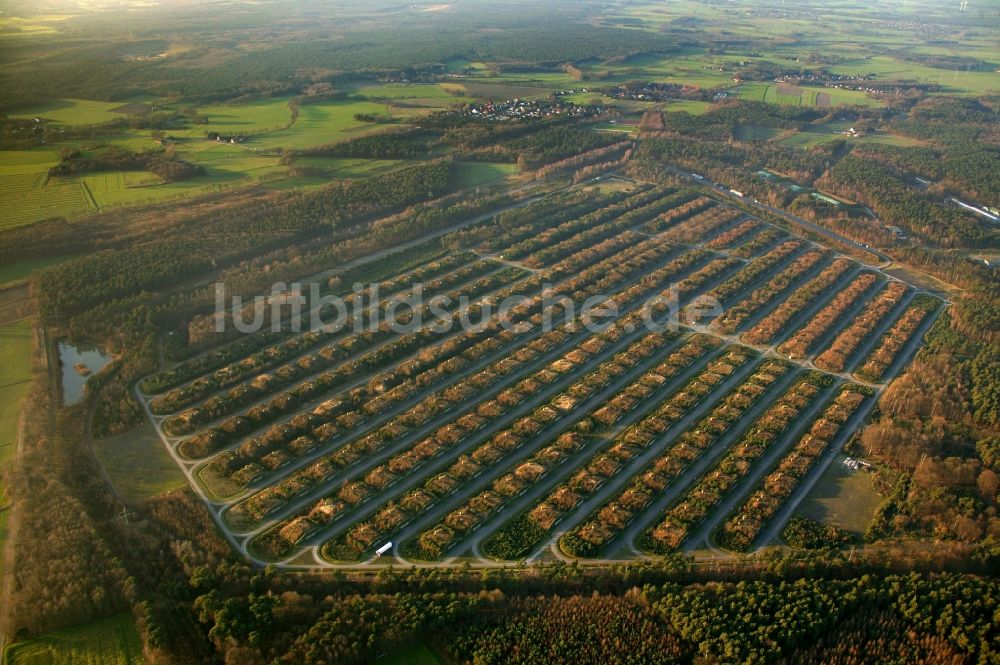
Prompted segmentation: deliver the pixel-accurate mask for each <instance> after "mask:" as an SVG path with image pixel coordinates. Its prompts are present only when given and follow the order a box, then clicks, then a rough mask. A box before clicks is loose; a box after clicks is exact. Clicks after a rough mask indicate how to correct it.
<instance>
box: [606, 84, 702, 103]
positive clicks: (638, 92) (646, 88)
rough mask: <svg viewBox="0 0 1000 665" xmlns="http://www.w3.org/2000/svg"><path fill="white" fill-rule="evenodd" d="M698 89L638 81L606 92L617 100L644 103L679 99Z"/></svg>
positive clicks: (681, 85) (680, 85)
mask: <svg viewBox="0 0 1000 665" xmlns="http://www.w3.org/2000/svg"><path fill="white" fill-rule="evenodd" d="M697 90H698V89H697V88H696V87H694V86H689V85H683V84H680V83H657V82H655V81H649V82H645V81H636V82H633V83H626V84H623V85H620V86H618V87H617V88H611V89H610V90H606V91H605V94H606V95H607V96H609V97H613V98H615V99H630V100H637V101H643V102H662V101H665V100H667V99H678V98H680V97H684V96H685V95H688V94H690V93H693V92H696V91H697Z"/></svg>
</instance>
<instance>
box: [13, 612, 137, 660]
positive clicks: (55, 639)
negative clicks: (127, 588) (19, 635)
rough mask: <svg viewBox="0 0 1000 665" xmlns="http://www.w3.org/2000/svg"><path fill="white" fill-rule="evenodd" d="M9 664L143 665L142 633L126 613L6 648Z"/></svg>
mask: <svg viewBox="0 0 1000 665" xmlns="http://www.w3.org/2000/svg"><path fill="white" fill-rule="evenodd" d="M5 656H6V661H7V664H8V665H141V664H142V663H143V661H144V659H143V655H142V643H141V642H140V640H139V634H138V633H137V632H136V630H135V626H134V625H133V624H132V618H131V617H130V616H129V615H127V614H119V615H118V616H114V617H111V618H109V619H101V620H100V621H94V622H92V623H88V624H84V625H82V626H77V627H76V628H69V629H67V630H60V631H57V632H54V633H49V634H47V635H42V636H41V637H38V638H35V639H33V640H27V641H25V642H18V643H17V644H14V645H12V646H9V647H7V650H6V652H5Z"/></svg>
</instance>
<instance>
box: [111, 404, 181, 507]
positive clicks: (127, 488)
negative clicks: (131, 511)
mask: <svg viewBox="0 0 1000 665" xmlns="http://www.w3.org/2000/svg"><path fill="white" fill-rule="evenodd" d="M94 453H95V454H96V455H97V459H98V460H99V461H100V462H101V465H102V466H103V467H104V470H105V471H107V472H108V476H109V477H110V478H111V482H112V483H114V485H115V488H116V489H117V490H118V491H119V493H121V495H122V496H123V497H124V498H125V500H126V501H130V502H134V503H139V502H141V501H144V500H146V499H149V498H152V497H154V496H157V495H158V494H163V493H164V492H169V491H170V490H174V489H177V488H178V487H184V486H185V485H186V484H187V481H186V480H185V478H184V474H182V473H181V472H180V469H178V468H177V464H175V463H174V461H173V459H171V457H170V454H169V453H168V452H167V451H166V449H165V448H164V447H163V443H162V442H161V441H160V437H159V436H157V434H156V430H154V429H153V426H152V425H150V424H148V423H147V424H144V425H143V426H142V427H140V428H138V429H134V430H131V431H129V432H126V433H124V434H119V435H117V436H112V437H109V438H107V439H103V440H101V441H97V442H95V443H94Z"/></svg>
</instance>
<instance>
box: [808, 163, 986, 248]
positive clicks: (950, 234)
mask: <svg viewBox="0 0 1000 665" xmlns="http://www.w3.org/2000/svg"><path fill="white" fill-rule="evenodd" d="M820 184H821V185H825V186H828V187H829V188H830V189H831V190H832V191H834V192H835V193H837V194H839V195H841V196H845V197H847V198H851V199H855V200H859V201H862V202H864V203H865V204H867V205H868V206H870V207H871V208H872V209H873V210H874V211H875V212H876V213H877V214H878V215H879V217H880V218H881V219H882V221H883V222H885V223H886V224H892V225H895V226H899V227H900V228H903V229H906V230H908V231H909V232H910V233H911V234H913V235H916V236H919V237H921V238H926V239H927V240H929V241H931V242H932V243H934V244H937V245H940V246H944V247H963V246H964V247H982V246H986V245H988V244H990V243H992V242H995V240H996V234H995V233H993V232H991V231H990V230H989V229H988V228H986V227H985V226H984V225H983V224H981V223H979V222H978V221H977V220H976V219H974V218H972V217H970V216H969V215H968V214H966V213H964V212H962V211H961V210H959V209H958V208H956V207H954V206H948V205H946V204H944V203H941V202H937V201H933V200H931V199H929V198H928V197H927V196H926V195H924V194H922V193H921V192H919V191H918V190H916V189H915V188H914V187H913V186H911V185H910V184H908V183H905V182H903V181H902V180H901V179H900V177H899V176H898V175H896V173H895V172H894V171H893V170H891V169H890V168H888V167H886V166H885V165H883V164H881V163H879V162H876V161H872V160H868V159H863V158H861V157H855V156H854V155H848V156H847V157H844V158H843V159H842V160H840V161H839V162H838V163H837V164H836V165H834V167H833V168H831V169H830V171H829V173H828V174H827V177H826V178H825V180H824V181H821V183H820Z"/></svg>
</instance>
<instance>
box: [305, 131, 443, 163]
mask: <svg viewBox="0 0 1000 665" xmlns="http://www.w3.org/2000/svg"><path fill="white" fill-rule="evenodd" d="M429 150H430V147H429V146H428V141H427V136H426V133H423V132H421V131H420V130H413V129H410V130H403V131H392V132H380V133H378V134H372V135H370V136H362V137H359V138H356V139H351V140H350V141H344V142H342V143H333V144H331V145H324V146H319V147H316V148H309V149H307V150H303V151H301V152H299V153H298V154H299V155H302V156H303V157H363V158H368V159H417V158H421V157H426V156H427V154H428V152H429Z"/></svg>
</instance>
